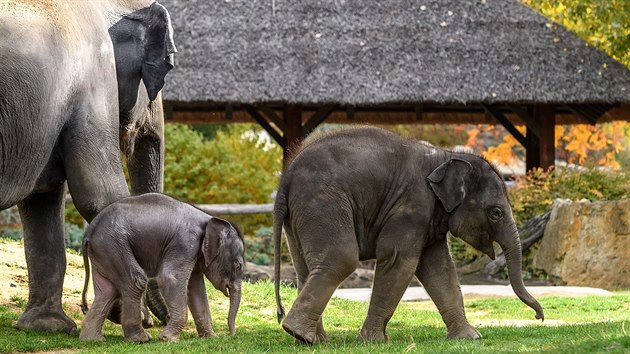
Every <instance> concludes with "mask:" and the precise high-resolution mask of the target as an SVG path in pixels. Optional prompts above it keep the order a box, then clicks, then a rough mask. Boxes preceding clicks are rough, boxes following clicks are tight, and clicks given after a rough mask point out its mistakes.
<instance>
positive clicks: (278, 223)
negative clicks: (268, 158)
mask: <svg viewBox="0 0 630 354" xmlns="http://www.w3.org/2000/svg"><path fill="white" fill-rule="evenodd" d="M287 211H288V206H287V197H286V191H285V188H283V186H282V184H280V189H279V190H278V193H277V194H276V202H275V205H274V210H273V246H274V278H273V279H274V288H275V292H276V306H277V310H276V313H277V315H278V323H280V322H282V319H283V318H284V315H285V312H284V307H283V306H282V300H281V299H280V259H281V258H282V247H281V245H282V224H283V223H284V219H285V217H286V215H287Z"/></svg>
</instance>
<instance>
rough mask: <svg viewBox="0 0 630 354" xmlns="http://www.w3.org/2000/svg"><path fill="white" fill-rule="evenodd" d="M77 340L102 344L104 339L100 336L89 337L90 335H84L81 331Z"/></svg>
mask: <svg viewBox="0 0 630 354" xmlns="http://www.w3.org/2000/svg"><path fill="white" fill-rule="evenodd" d="M79 340H87V341H92V342H104V341H105V337H104V336H103V335H102V334H95V335H91V334H87V333H84V331H81V333H80V334H79Z"/></svg>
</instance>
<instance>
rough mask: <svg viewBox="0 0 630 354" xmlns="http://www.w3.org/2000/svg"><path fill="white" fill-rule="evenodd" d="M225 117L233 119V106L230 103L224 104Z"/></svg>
mask: <svg viewBox="0 0 630 354" xmlns="http://www.w3.org/2000/svg"><path fill="white" fill-rule="evenodd" d="M225 119H227V120H232V119H234V106H232V105H231V104H229V105H227V106H225Z"/></svg>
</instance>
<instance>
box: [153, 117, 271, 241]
mask: <svg viewBox="0 0 630 354" xmlns="http://www.w3.org/2000/svg"><path fill="white" fill-rule="evenodd" d="M197 129H199V130H202V131H204V132H206V134H207V136H214V138H213V139H206V138H204V135H202V134H201V133H200V132H198V131H196V130H193V129H192V128H191V127H189V126H186V125H181V124H167V125H166V127H165V162H164V166H165V167H164V192H165V193H167V194H170V195H173V196H175V197H178V198H181V199H183V200H186V201H190V202H193V203H195V204H227V203H243V204H254V203H270V202H272V198H271V194H272V192H273V191H274V190H275V188H276V187H277V183H278V173H279V172H280V171H281V169H282V149H281V148H280V147H279V146H277V145H276V144H275V143H270V144H267V143H265V142H264V141H261V140H260V139H259V137H258V136H259V135H258V134H259V132H261V129H260V128H258V127H257V126H255V125H253V124H231V125H226V126H221V127H220V128H216V129H200V128H197ZM229 219H230V220H231V221H234V222H235V223H237V224H238V225H239V226H240V227H241V230H242V231H243V233H244V234H253V233H254V232H256V231H257V230H258V229H259V228H260V227H262V226H271V225H272V222H273V219H272V215H271V214H264V215H238V216H230V217H229Z"/></svg>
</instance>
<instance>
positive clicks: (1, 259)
mask: <svg viewBox="0 0 630 354" xmlns="http://www.w3.org/2000/svg"><path fill="white" fill-rule="evenodd" d="M84 280H85V270H84V269H83V257H82V256H80V255H77V254H69V253H66V275H65V278H64V282H63V295H62V301H63V304H64V305H65V306H66V310H69V311H80V305H81V291H83V282H84ZM0 284H1V285H2V286H0V304H2V305H7V306H17V304H19V303H20V302H26V301H28V272H27V268H26V258H25V256H24V244H23V243H22V242H15V241H0ZM90 293H91V291H90Z"/></svg>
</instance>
